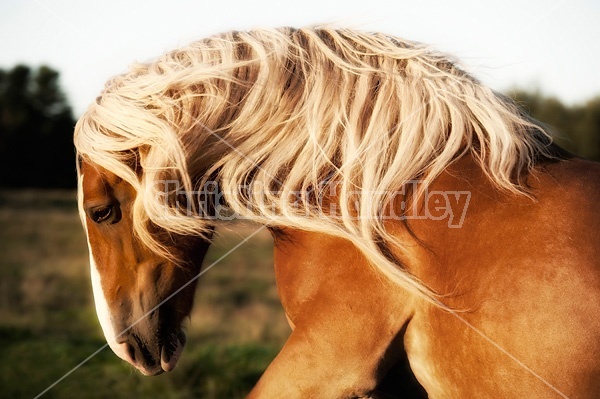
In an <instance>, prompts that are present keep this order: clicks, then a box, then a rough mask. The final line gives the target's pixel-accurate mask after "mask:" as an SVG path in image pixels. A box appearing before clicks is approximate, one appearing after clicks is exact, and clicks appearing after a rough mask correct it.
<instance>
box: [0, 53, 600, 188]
mask: <svg viewBox="0 0 600 399" xmlns="http://www.w3.org/2000/svg"><path fill="white" fill-rule="evenodd" d="M509 96H511V97H512V98H513V99H515V100H516V101H517V103H518V104H519V105H520V106H521V107H523V108H524V109H525V110H526V111H527V112H528V113H529V114H530V115H532V116H533V117H534V118H535V119H537V120H539V121H542V122H543V123H545V124H546V127H547V128H548V129H549V130H550V131H551V133H552V134H553V136H554V137H555V139H556V142H557V143H558V144H559V145H560V146H562V147H563V148H565V149H567V150H568V151H570V152H572V153H574V154H576V155H579V156H582V157H584V158H588V159H594V160H596V161H600V96H599V97H596V98H594V99H592V100H589V101H587V102H586V103H584V104H581V105H574V106H566V105H565V104H563V103H562V102H561V101H559V100H558V99H556V98H554V97H547V96H544V95H543V94H541V93H540V92H539V91H534V92H531V91H524V90H513V91H512V92H511V93H509ZM74 125H75V120H74V118H73V113H72V110H71V107H70V106H69V104H68V102H67V100H66V96H65V94H64V92H63V91H62V89H61V88H60V86H59V73H58V72H57V71H55V70H53V69H52V68H50V67H47V66H41V67H39V68H37V69H32V68H30V67H28V66H24V65H18V66H15V67H14V68H12V69H10V70H7V71H5V70H1V69H0V187H41V188H73V187H75V185H76V177H75V153H74V148H73V142H72V141H73V140H72V135H73V127H74Z"/></svg>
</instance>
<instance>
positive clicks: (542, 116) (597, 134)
mask: <svg viewBox="0 0 600 399" xmlns="http://www.w3.org/2000/svg"><path fill="white" fill-rule="evenodd" d="M509 95H510V96H511V97H512V98H513V99H514V100H515V101H516V102H517V103H518V104H519V105H520V106H521V107H523V109H524V110H525V111H526V112H527V113H528V114H530V115H531V116H532V117H534V118H535V119H537V120H538V121H541V122H542V123H543V124H544V126H545V127H546V128H547V130H548V131H549V132H550V133H551V134H552V135H553V137H554V139H555V140H556V143H557V144H558V145H560V146H561V147H563V148H564V149H566V150H567V151H569V152H571V153H573V154H575V155H578V156H580V157H583V158H587V159H592V160H596V161H600V97H596V98H594V99H592V100H589V101H587V102H586V103H584V104H580V105H573V106H566V105H565V104H563V103H562V102H561V101H560V100H558V99H557V98H554V97H547V96H544V95H543V94H541V93H540V92H539V91H535V92H527V91H524V90H518V89H517V90H513V91H512V92H511V93H509Z"/></svg>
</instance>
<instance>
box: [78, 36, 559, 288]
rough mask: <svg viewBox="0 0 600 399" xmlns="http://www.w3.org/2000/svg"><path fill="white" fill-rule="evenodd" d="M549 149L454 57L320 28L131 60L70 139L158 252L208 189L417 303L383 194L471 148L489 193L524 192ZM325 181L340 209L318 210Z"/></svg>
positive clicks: (222, 39) (199, 226) (192, 215)
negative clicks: (367, 266)
mask: <svg viewBox="0 0 600 399" xmlns="http://www.w3.org/2000/svg"><path fill="white" fill-rule="evenodd" d="M549 142H550V140H549V138H548V136H547V135H546V133H545V132H544V131H543V129H541V128H540V127H538V126H537V125H535V124H534V123H532V122H531V121H530V120H528V119H527V118H526V117H524V116H523V115H521V114H520V113H519V112H518V110H517V109H516V107H515V106H514V105H513V104H512V103H511V102H510V101H509V100H507V99H505V98H504V97H502V96H500V95H498V94H496V93H494V92H493V91H492V90H491V89H489V88H487V87H485V86H483V85H481V84H480V83H479V82H478V81H477V80H475V79H474V78H473V77H471V76H470V75H469V74H467V73H466V72H465V71H463V70H462V69H460V68H459V67H458V66H457V64H456V62H454V61H453V60H452V59H450V58H449V57H447V56H445V55H443V54H440V53H438V52H435V51H433V50H431V49H430V48H428V47H427V46H424V45H420V44H416V43H409V42H406V41H403V40H400V39H397V38H393V37H390V36H388V35H383V34H371V33H361V32H357V31H353V30H335V29H328V28H315V29H299V30H295V29H289V28H285V29H277V30H254V31H250V32H229V33H225V34H222V35H219V36H215V37H211V38H208V39H206V40H202V41H198V42H195V43H193V44H191V45H190V46H189V47H186V48H183V49H180V50H176V51H173V52H170V53H168V54H166V55H164V56H162V57H160V58H159V59H158V60H156V61H154V62H151V63H148V64H136V65H134V66H133V67H131V69H130V71H129V72H127V73H125V74H123V75H120V76H117V77H115V78H113V79H112V80H110V81H109V82H108V83H107V85H106V88H105V89H104V91H103V93H102V95H101V96H100V97H99V98H98V99H97V101H96V102H95V103H94V104H92V105H91V106H90V107H89V109H88V110H87V112H86V113H85V115H84V116H83V117H82V118H81V119H80V120H79V122H78V124H77V127H76V131H75V145H76V147H77V151H78V154H79V156H80V157H83V159H88V160H90V161H91V162H93V163H95V164H98V165H100V166H102V167H104V168H106V169H108V170H110V171H112V172H113V173H115V174H116V175H118V176H120V177H122V178H123V179H125V180H126V181H128V182H129V183H130V184H132V185H133V186H134V187H135V189H136V190H137V192H138V196H137V198H136V200H135V204H134V226H135V230H136V234H137V235H138V236H139V238H140V239H141V240H142V242H144V243H145V244H146V245H148V246H149V247H150V248H152V249H154V250H155V251H157V252H159V253H163V254H164V255H167V256H169V255H170V254H169V253H168V248H167V247H165V246H163V245H162V244H161V243H160V242H159V241H158V240H157V239H156V238H155V237H154V235H153V234H152V229H153V228H154V227H155V226H159V227H161V228H164V229H166V230H167V231H170V232H173V233H177V234H195V235H199V234H206V233H207V232H208V229H209V226H210V224H211V223H213V222H212V221H210V220H208V219H209V218H207V217H206V216H207V215H206V214H205V213H204V212H205V209H202V207H200V206H197V205H196V204H190V203H189V202H190V200H189V197H185V196H184V199H183V200H182V195H181V193H182V192H184V191H185V192H188V193H191V192H198V191H199V190H200V191H202V190H201V188H203V187H205V186H206V184H207V183H208V182H214V183H216V184H218V187H219V192H220V193H221V194H222V195H223V199H224V202H225V203H226V205H227V207H228V208H229V209H230V210H231V211H233V212H235V213H237V214H238V215H239V216H240V217H244V218H248V219H251V220H255V221H257V222H260V223H263V224H268V225H271V226H291V227H295V228H299V229H305V230H311V231H319V232H324V233H329V234H333V235H336V236H341V237H344V238H347V239H349V240H351V241H352V242H353V243H354V244H355V245H356V246H357V247H358V248H359V249H360V250H361V251H362V252H363V253H364V254H365V255H366V256H367V258H368V259H369V260H370V261H371V263H372V264H373V265H374V266H375V267H377V268H379V269H380V270H381V272H383V273H384V274H385V275H386V276H388V277H389V278H391V279H392V280H393V281H395V282H396V283H398V284H399V285H401V286H403V287H404V288H406V289H408V290H410V291H412V292H416V293H421V294H426V295H430V294H431V293H430V292H429V291H428V289H427V288H426V287H425V286H424V285H423V284H422V283H420V282H419V281H417V280H416V279H415V278H414V277H413V276H412V275H411V274H409V273H408V272H407V271H405V270H404V269H403V268H402V267H401V265H399V264H398V263H397V262H396V261H394V260H393V259H390V256H389V253H387V252H388V251H386V247H389V246H390V245H401V243H397V242H394V238H393V237H391V236H390V235H389V234H388V233H387V232H386V229H385V228H384V223H383V218H382V209H385V207H386V205H389V202H390V201H391V198H392V197H391V193H394V192H397V191H398V190H399V189H400V188H401V187H402V186H403V185H404V184H405V183H406V182H408V181H411V180H415V179H420V180H421V181H423V182H424V183H425V186H426V185H427V183H429V182H431V181H433V180H434V179H435V178H436V177H437V176H438V175H439V174H440V173H441V172H442V171H443V170H444V169H446V168H447V167H448V166H449V165H450V164H452V163H453V162H454V161H456V160H457V159H459V158H460V157H461V156H463V155H465V154H470V155H471V156H472V157H473V158H474V159H475V160H476V161H477V162H478V163H479V165H480V166H481V168H482V170H483V171H484V172H485V174H486V175H487V176H488V177H489V180H490V181H491V182H493V184H494V185H495V186H497V187H498V189H500V190H506V191H509V192H514V193H517V194H523V193H524V192H525V187H524V184H523V182H522V179H521V177H522V176H524V175H525V174H526V173H527V172H528V171H529V169H530V168H532V167H533V165H534V162H535V159H537V158H538V157H539V156H540V154H541V155H542V156H544V155H547V151H548V145H549ZM165 182H177V185H180V187H178V188H177V189H174V188H169V189H165V187H166V186H167V184H166V183H165ZM330 182H336V192H335V196H334V197H332V198H328V199H329V200H330V201H334V202H335V205H336V206H337V207H336V212H337V213H336V214H335V215H333V214H332V213H331V212H330V211H329V210H327V209H329V208H327V209H325V207H326V205H325V202H324V201H323V198H327V193H328V192H329V191H327V193H326V190H327V189H329V188H330V187H329V186H330V184H329V183H330ZM200 197H202V196H201V195H199V196H198V198H200ZM185 198H187V199H185ZM182 202H185V203H186V206H181V203H182ZM153 226H154V227H153Z"/></svg>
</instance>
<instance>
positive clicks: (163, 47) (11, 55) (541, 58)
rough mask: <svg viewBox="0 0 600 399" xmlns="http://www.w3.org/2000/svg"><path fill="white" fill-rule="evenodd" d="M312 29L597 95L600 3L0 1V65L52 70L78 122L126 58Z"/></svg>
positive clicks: (545, 87)
mask: <svg viewBox="0 0 600 399" xmlns="http://www.w3.org/2000/svg"><path fill="white" fill-rule="evenodd" d="M321 23H334V24H335V25H336V26H341V27H353V28H358V29H361V30H370V31H381V32H385V33H388V34H392V35H396V36H399V37H402V38H405V39H409V40H415V41H420V42H425V43H430V44H433V45H434V47H436V48H438V49H440V50H442V51H445V52H448V53H451V54H453V55H454V56H456V57H458V58H459V59H460V60H461V61H462V63H463V65H464V66H466V67H467V69H468V70H470V71H471V72H472V73H474V74H475V76H477V77H478V78H479V79H481V80H483V81H484V82H485V83H486V84H488V85H490V86H491V87H493V88H494V89H496V90H506V89H508V88H510V87H514V86H519V87H523V88H530V89H531V88H536V87H537V88H540V89H541V90H542V92H544V93H545V94H549V95H554V96H557V97H558V98H560V99H561V100H562V101H564V102H566V103H568V104H573V103H577V102H583V101H585V100H587V99H589V98H591V97H593V96H597V95H600V0H546V1H543V0H531V1H528V0H520V1H519V0H505V1H493V2H489V1H483V0H480V1H474V0H448V1H417V0H411V1H403V0H402V1H385V0H363V1H360V2H359V1H355V0H347V1H338V0H336V1H329V2H327V1H325V0H320V1H315V0H300V1H299V0H294V1H249V0H246V1H240V2H235V1H216V0H212V1H185V0H170V1H160V2H159V1H155V0H145V1H142V0H134V1H126V0H103V1H94V2H92V1H74V0H73V1H67V0H0V68H4V69H6V68H10V67H12V66H14V65H15V64H17V63H25V64H28V65H32V66H38V65H40V64H47V65H49V66H51V67H54V68H55V69H57V70H59V71H60V72H61V83H62V86H63V88H64V89H65V91H66V93H67V95H68V97H69V100H70V102H71V104H72V105H73V107H74V109H75V114H76V116H79V115H80V114H81V112H83V111H84V110H85V108H86V106H87V104H89V103H90V102H92V101H93V100H94V98H95V97H96V96H97V95H98V94H99V92H100V90H101V89H102V87H103V85H104V82H105V81H106V80H107V79H108V78H109V77H110V76H112V75H114V74H117V73H120V72H124V71H125V70H126V68H127V66H128V65H130V64H131V63H132V62H133V61H147V60H150V59H152V58H154V57H157V56H158V55H160V54H162V53H163V52H165V51H168V50H171V49H173V48H175V47H178V46H182V45H185V44H186V43H188V42H190V41H193V40H194V39H200V38H202V37H205V36H208V35H212V34H215V33H219V32H223V31H227V30H232V29H236V30H241V29H251V28H255V27H277V26H295V27H300V26H306V25H315V24H321Z"/></svg>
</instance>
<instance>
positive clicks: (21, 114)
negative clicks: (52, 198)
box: [0, 65, 76, 188]
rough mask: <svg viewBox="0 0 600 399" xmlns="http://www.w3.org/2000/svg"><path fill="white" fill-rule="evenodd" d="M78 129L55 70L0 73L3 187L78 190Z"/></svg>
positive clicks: (21, 68) (20, 68) (0, 179)
mask: <svg viewBox="0 0 600 399" xmlns="http://www.w3.org/2000/svg"><path fill="white" fill-rule="evenodd" d="M74 125H75V120H74V118H73V113H72V111H71V107H70V106H69V104H68V102H67V100H66V97H65V95H64V93H63V91H62V89H61V88H60V86H59V73H58V72H57V71H55V70H53V69H52V68H49V67H47V66H41V67H39V68H36V69H32V68H30V67H28V66H24V65H18V66H15V67H14V68H12V69H10V70H8V71H5V70H0V187H41V188H72V187H75V182H76V174H75V152H74V147H73V127H74Z"/></svg>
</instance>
